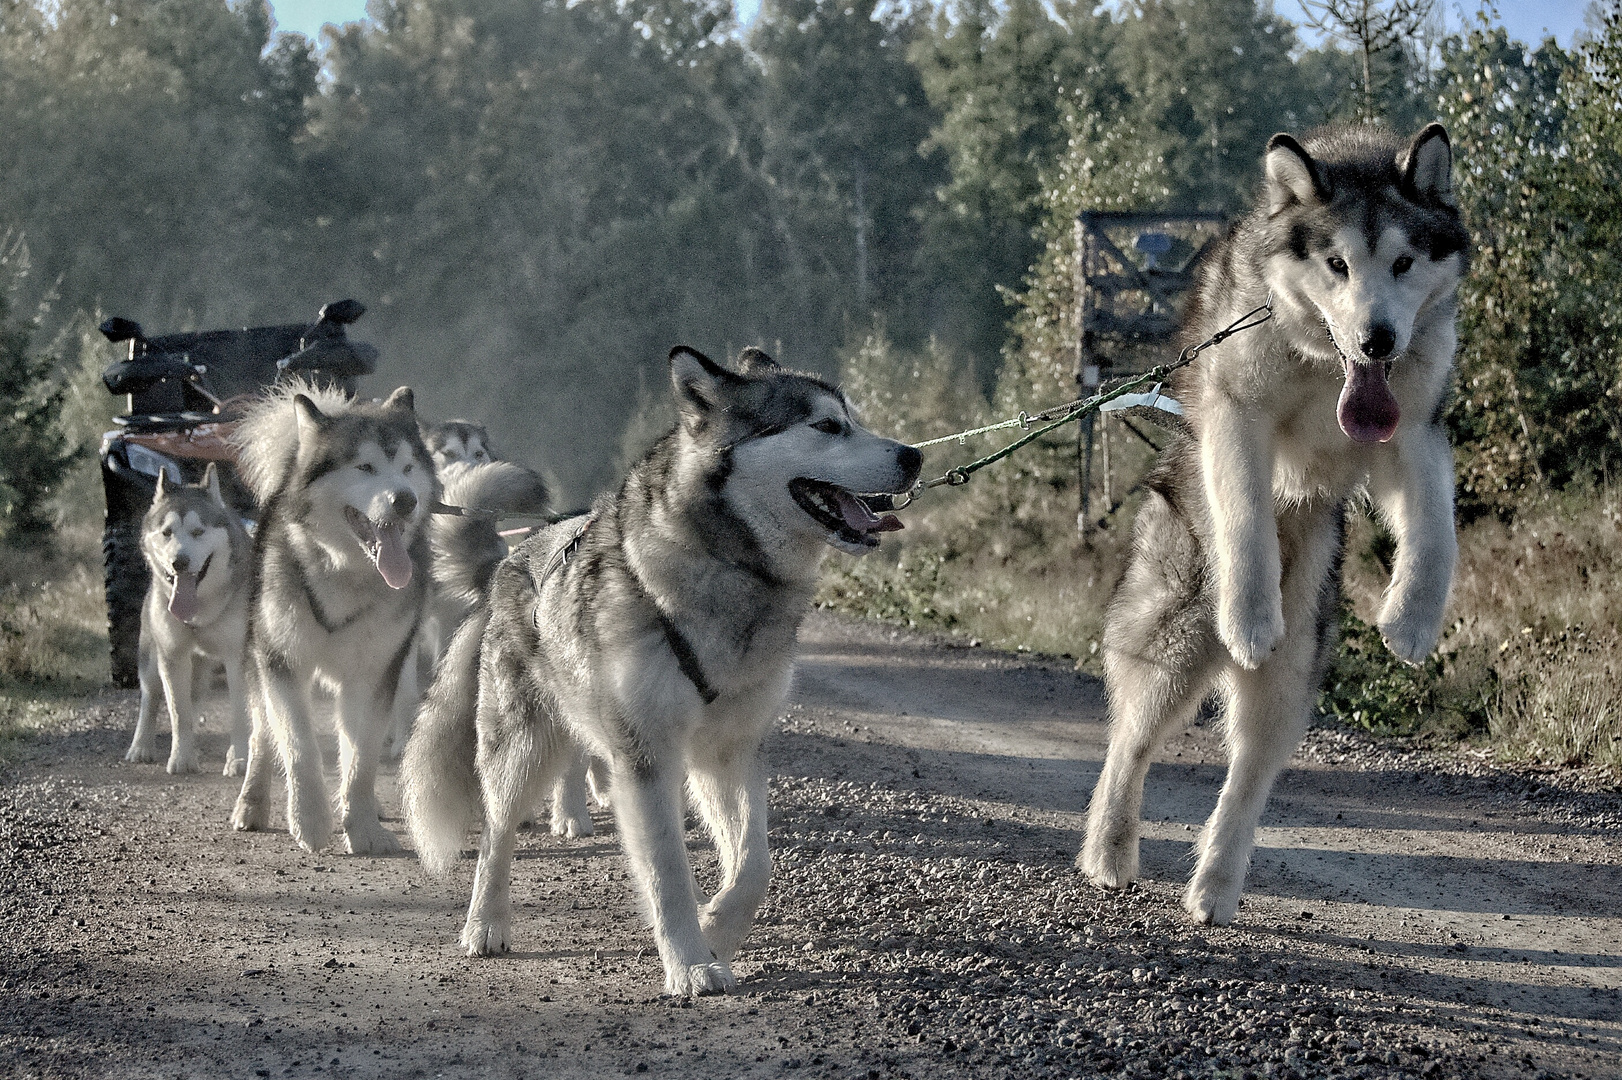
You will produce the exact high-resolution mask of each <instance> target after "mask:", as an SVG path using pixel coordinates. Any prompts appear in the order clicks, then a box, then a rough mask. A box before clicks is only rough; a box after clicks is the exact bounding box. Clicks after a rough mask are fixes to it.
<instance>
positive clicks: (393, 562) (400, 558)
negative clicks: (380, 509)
mask: <svg viewBox="0 0 1622 1080" xmlns="http://www.w3.org/2000/svg"><path fill="white" fill-rule="evenodd" d="M372 528H373V529H375V530H377V572H378V573H380V574H382V575H383V580H384V581H386V582H388V586H389V588H391V589H403V588H405V587H406V586H407V585H409V584H411V555H410V553H409V552H407V551H406V546H405V537H404V536H402V535H401V532H402V530H401V528H400V523H399V522H395V523H393V524H392V525H373V526H372Z"/></svg>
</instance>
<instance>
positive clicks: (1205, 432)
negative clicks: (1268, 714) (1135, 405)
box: [1200, 394, 1284, 670]
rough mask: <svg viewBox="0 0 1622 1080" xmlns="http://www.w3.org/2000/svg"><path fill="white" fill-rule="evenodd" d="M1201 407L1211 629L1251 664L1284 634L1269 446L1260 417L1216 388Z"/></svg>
mask: <svg viewBox="0 0 1622 1080" xmlns="http://www.w3.org/2000/svg"><path fill="white" fill-rule="evenodd" d="M1211 398H1212V400H1211V401H1210V402H1208V403H1207V405H1206V407H1205V408H1204V410H1203V411H1202V413H1203V414H1202V416H1201V431H1200V471H1201V474H1202V477H1203V479H1204V482H1205V499H1206V504H1207V505H1208V506H1209V507H1210V513H1211V527H1212V528H1211V534H1212V543H1213V546H1214V548H1215V550H1214V551H1212V553H1211V555H1212V561H1213V563H1214V570H1215V572H1216V591H1217V634H1218V636H1219V637H1221V639H1222V643H1223V644H1224V645H1226V646H1227V647H1228V652H1229V653H1230V654H1232V656H1233V659H1234V661H1235V662H1236V663H1237V664H1238V665H1239V666H1240V667H1242V668H1246V669H1248V670H1254V669H1255V668H1256V667H1258V666H1259V665H1260V664H1261V663H1262V661H1264V660H1266V659H1267V656H1268V654H1269V653H1271V652H1272V651H1273V648H1274V646H1276V645H1277V644H1278V642H1279V639H1280V638H1282V637H1283V636H1284V599H1283V594H1282V593H1281V592H1280V589H1279V577H1280V574H1281V573H1282V569H1281V565H1280V562H1279V548H1278V521H1277V517H1276V515H1275V513H1274V510H1273V447H1272V434H1271V432H1270V431H1269V430H1268V423H1267V418H1266V417H1265V415H1264V414H1263V413H1262V412H1261V410H1259V409H1253V408H1249V407H1247V406H1245V405H1243V404H1242V403H1240V402H1238V401H1235V400H1233V399H1231V398H1228V397H1225V396H1223V395H1221V394H1212V395H1211Z"/></svg>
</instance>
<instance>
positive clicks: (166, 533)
mask: <svg viewBox="0 0 1622 1080" xmlns="http://www.w3.org/2000/svg"><path fill="white" fill-rule="evenodd" d="M174 534H175V531H174V530H173V529H165V530H163V538H164V539H165V540H167V539H169V538H170V537H171V536H173V535H174Z"/></svg>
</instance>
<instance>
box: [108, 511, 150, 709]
mask: <svg viewBox="0 0 1622 1080" xmlns="http://www.w3.org/2000/svg"><path fill="white" fill-rule="evenodd" d="M101 554H102V560H103V564H104V567H105V570H106V582H107V641H108V644H109V645H110V646H111V650H112V657H111V660H112V675H113V685H114V686H119V687H124V688H126V689H133V688H134V687H136V686H139V685H140V675H139V674H138V670H139V660H138V659H137V657H138V655H139V650H140V645H141V605H142V604H143V603H145V601H146V590H147V586H148V584H149V582H150V578H151V572H150V571H149V570H148V569H147V566H146V560H145V559H143V558H142V557H141V525H140V522H139V521H114V520H113V519H111V518H109V519H108V520H107V526H106V528H105V529H104V530H103V531H102V535H101Z"/></svg>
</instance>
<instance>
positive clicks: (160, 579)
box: [124, 463, 253, 776]
mask: <svg viewBox="0 0 1622 1080" xmlns="http://www.w3.org/2000/svg"><path fill="white" fill-rule="evenodd" d="M252 544H253V541H251V540H250V539H249V538H248V532H247V530H246V529H245V528H243V525H242V519H241V518H240V517H238V516H237V514H236V511H234V510H232V509H231V508H230V507H229V506H227V505H226V502H225V499H224V498H223V497H222V496H221V494H220V477H219V472H218V470H217V469H216V468H215V467H214V465H213V463H210V464H209V466H208V471H207V472H205V473H204V474H203V482H202V483H201V484H195V485H192V484H187V485H178V486H177V485H175V484H171V483H169V481H168V479H167V477H166V476H165V475H164V474H163V473H161V472H160V473H159V474H158V490H157V495H156V496H155V497H154V498H153V500H152V507H151V508H150V509H149V510H147V512H146V517H145V518H144V519H143V520H142V522H141V554H142V555H143V556H145V557H146V564H147V566H148V567H149V568H150V569H151V571H152V587H151V588H150V589H148V590H147V594H146V603H145V604H144V605H143V606H142V608H141V644H140V652H139V657H140V666H139V672H140V678H141V712H140V716H139V718H138V719H137V720H136V722H135V738H134V739H133V740H132V741H131V742H130V748H129V752H128V753H126V754H125V755H124V760H125V761H134V762H150V761H157V760H158V747H157V729H158V721H157V714H158V709H159V707H160V705H159V702H160V701H162V702H166V703H167V705H168V709H169V731H170V735H171V740H170V743H169V771H170V772H171V773H189V772H196V771H197V770H198V768H199V762H198V760H197V741H196V732H197V697H198V696H200V694H199V691H200V690H201V688H202V687H203V686H204V685H205V684H206V682H207V681H208V678H209V676H210V675H211V674H212V673H213V670H214V665H215V664H224V665H225V683H226V687H227V689H228V691H229V694H230V710H231V748H230V750H229V751H228V752H227V754H226V758H225V775H226V776H241V775H242V771H243V768H244V766H245V765H246V764H247V761H248V733H249V720H248V707H247V698H246V695H245V689H244V685H243V667H242V642H243V637H244V635H245V634H246V632H247V625H248V580H249V577H250V569H251V568H250V553H251V550H252Z"/></svg>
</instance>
